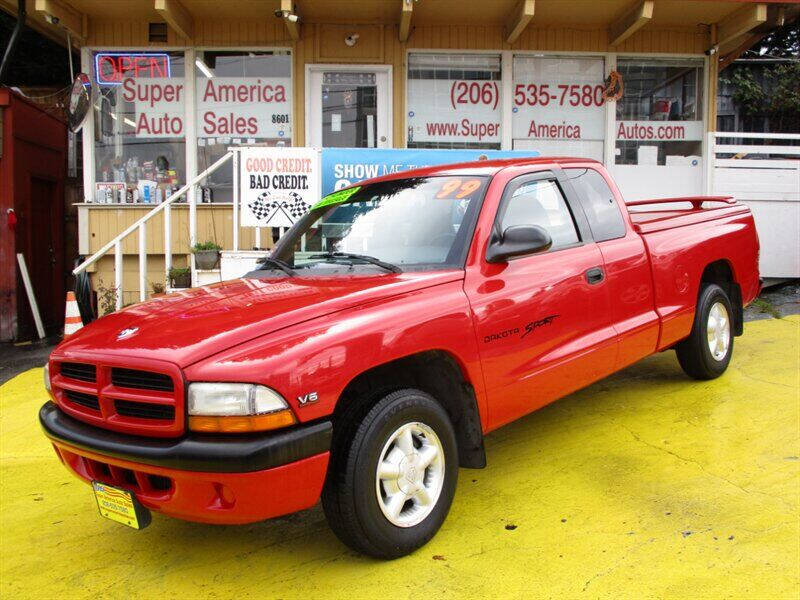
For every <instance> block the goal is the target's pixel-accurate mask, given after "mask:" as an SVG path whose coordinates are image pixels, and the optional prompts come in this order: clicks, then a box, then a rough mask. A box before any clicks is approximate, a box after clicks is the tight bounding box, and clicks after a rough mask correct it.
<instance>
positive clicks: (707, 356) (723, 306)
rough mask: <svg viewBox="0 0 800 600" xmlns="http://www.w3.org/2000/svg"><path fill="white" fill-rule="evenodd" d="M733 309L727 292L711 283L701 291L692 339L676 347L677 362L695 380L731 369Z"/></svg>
mask: <svg viewBox="0 0 800 600" xmlns="http://www.w3.org/2000/svg"><path fill="white" fill-rule="evenodd" d="M732 315H733V310H732V308H731V301H730V299H729V298H728V295H727V294H726V293H725V291H724V290H723V289H722V288H721V287H719V286H718V285H716V284H713V283H709V284H706V285H704V286H703V288H702V289H701V290H700V295H699V297H698V299H697V310H696V312H695V316H694V325H693V326H692V332H691V334H689V337H688V338H686V339H685V340H683V341H682V342H680V343H679V344H678V345H677V346H675V352H676V354H677V355H678V362H679V363H680V365H681V368H682V369H683V370H684V371H685V372H686V374H687V375H689V376H690V377H693V378H695V379H714V378H715V377H719V376H720V375H722V374H723V373H724V372H725V370H726V369H727V368H728V364H729V363H730V361H731V355H732V354H733V326H732V323H731V318H732Z"/></svg>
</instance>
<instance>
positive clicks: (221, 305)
mask: <svg viewBox="0 0 800 600" xmlns="http://www.w3.org/2000/svg"><path fill="white" fill-rule="evenodd" d="M463 276H464V273H463V271H442V272H427V273H400V274H396V275H395V274H387V275H369V276H349V277H342V276H339V277H313V278H311V277H309V278H305V277H292V278H281V279H249V278H247V279H234V280H231V281H225V282H222V283H218V284H214V285H209V286H204V287H201V288H195V289H191V290H186V291H180V292H175V293H173V294H170V295H168V296H163V297H160V298H154V299H152V300H149V301H147V302H142V303H140V304H135V305H133V306H129V307H127V308H124V309H122V310H120V311H118V312H115V313H112V314H110V315H108V316H105V317H103V318H101V319H98V320H97V321H94V322H93V323H90V324H89V325H87V326H85V327H83V328H82V329H80V330H79V331H78V332H77V333H76V334H74V335H73V336H71V337H70V338H68V339H67V340H65V341H64V342H62V343H61V344H60V345H59V346H58V347H57V348H56V350H55V351H54V353H53V354H54V355H55V356H60V357H66V358H69V357H72V358H78V357H81V356H85V357H87V358H88V357H100V356H102V355H108V354H113V355H114V356H117V357H120V356H131V357H137V358H150V359H156V360H166V361H169V362H172V363H175V364H177V365H178V366H179V367H185V366H187V365H190V364H192V363H194V362H197V361H198V360H201V359H203V358H206V357H208V356H210V355H212V354H216V353H217V352H220V351H222V350H226V349H228V348H230V347H232V346H235V345H237V344H241V343H243V342H246V341H248V340H251V339H254V338H256V337H259V336H262V335H266V334H268V333H271V332H273V331H277V330H279V329H283V328H285V327H288V326H291V325H295V324H297V323H302V322H303V321H308V320H309V319H314V318H317V317H322V316H325V315H329V314H331V313H334V312H337V311H341V310H344V309H347V308H352V307H354V306H358V305H361V304H364V303H367V302H373V301H376V300H381V299H384V298H389V297H391V296H396V295H399V294H405V293H409V292H413V291H416V290H420V289H423V288H427V287H431V286H435V285H440V284H443V283H448V282H451V281H455V280H458V279H461V278H463Z"/></svg>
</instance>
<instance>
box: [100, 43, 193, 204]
mask: <svg viewBox="0 0 800 600" xmlns="http://www.w3.org/2000/svg"><path fill="white" fill-rule="evenodd" d="M97 54H98V53H95V56H96V57H97ZM99 58H100V59H99V60H98V61H97V63H96V66H93V73H92V78H93V79H94V81H95V82H96V83H95V85H97V89H98V96H97V98H96V100H95V106H94V119H95V140H94V145H95V153H94V155H95V165H94V167H95V182H96V183H95V189H94V190H92V191H91V193H90V194H87V195H91V197H92V199H93V200H94V201H95V202H100V203H151V204H155V203H159V202H161V201H163V200H164V199H165V198H167V197H168V196H169V195H170V194H171V193H172V192H173V191H176V190H177V189H178V188H179V187H180V186H181V185H183V184H184V183H185V182H186V152H185V139H186V127H185V122H184V121H185V114H184V113H185V111H184V106H185V91H184V70H185V69H184V60H183V53H182V52H169V53H164V52H161V53H158V58H156V57H155V54H154V53H153V56H150V54H149V53H121V52H118V53H103V54H102V55H101V56H100V57H99ZM92 62H93V65H94V63H95V61H92ZM97 66H99V68H100V73H99V74H98V73H97V72H96V70H95V69H96V67H97ZM87 192H88V190H87Z"/></svg>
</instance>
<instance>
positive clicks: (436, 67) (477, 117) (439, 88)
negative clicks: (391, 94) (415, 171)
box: [406, 53, 502, 150]
mask: <svg viewBox="0 0 800 600" xmlns="http://www.w3.org/2000/svg"><path fill="white" fill-rule="evenodd" d="M500 79H501V69H500V55H499V54H430V53H414V54H410V55H409V57H408V84H407V87H408V96H407V98H408V102H407V111H408V113H407V123H408V132H407V138H406V143H407V146H408V147H409V148H457V149H469V148H486V149H495V150H499V149H500V143H501V140H502V138H501V129H500V122H501V112H502V108H501V107H502V104H501V89H502V84H501V81H500Z"/></svg>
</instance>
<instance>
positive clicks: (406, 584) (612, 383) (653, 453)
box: [0, 316, 800, 599]
mask: <svg viewBox="0 0 800 600" xmlns="http://www.w3.org/2000/svg"><path fill="white" fill-rule="evenodd" d="M799 352H800V319H798V317H796V316H795V317H788V318H784V319H781V320H769V321H758V322H753V323H748V324H747V325H746V331H745V336H744V337H743V338H737V340H736V347H735V351H734V358H733V362H732V365H731V368H730V369H729V370H728V372H727V373H726V374H725V375H724V376H723V377H722V378H720V379H718V380H715V381H711V382H695V381H691V380H689V379H687V378H686V377H685V376H684V375H683V374H682V372H681V371H680V369H679V368H678V365H677V361H676V360H675V357H674V354H673V353H672V352H667V353H664V354H661V355H658V356H654V357H651V358H649V359H647V360H645V361H642V362H641V363H639V364H638V365H635V366H633V367H631V368H629V369H627V370H626V371H624V372H622V373H620V374H618V375H615V376H613V377H611V378H608V379H606V380H603V381H601V382H599V383H597V384H596V385H594V386H592V387H590V388H587V389H586V390H583V391H581V392H579V393H577V394H573V395H571V396H570V397H568V398H565V399H563V400H561V401H559V402H557V403H555V404H553V405H551V406H549V407H547V408H545V409H543V410H541V411H539V412H537V413H535V414H533V415H530V416H528V417H526V418H524V419H522V420H521V421H518V422H516V423H514V424H512V425H509V426H508V427H505V428H504V429H501V430H500V431H497V432H495V433H493V434H491V435H490V436H488V439H487V444H486V445H487V450H488V459H489V467H488V468H487V469H485V470H480V471H476V470H466V469H462V470H461V473H460V479H459V484H458V491H457V494H456V499H455V502H454V504H453V508H452V511H451V513H450V516H449V517H448V519H447V521H446V522H445V524H444V526H443V528H442V530H441V531H440V532H439V534H438V535H437V536H436V537H435V538H434V539H433V541H432V542H431V543H430V544H428V545H427V546H426V547H425V548H423V549H422V550H419V551H418V552H416V553H415V554H414V555H412V556H410V557H406V558H403V559H400V560H397V561H393V562H379V561H375V560H372V559H367V558H364V557H361V556H358V555H356V554H354V553H352V552H350V551H348V550H346V549H345V548H344V547H343V546H342V545H341V544H340V543H339V542H338V541H337V540H336V538H335V537H334V536H333V534H332V533H331V532H330V531H329V530H328V528H327V526H326V524H325V521H324V517H323V515H322V511H321V509H320V508H319V507H316V508H314V509H312V510H309V511H306V512H304V513H299V514H296V515H293V516H290V517H286V518H282V519H276V520H273V521H268V522H264V523H259V524H255V525H249V526H237V527H223V526H219V527H216V526H209V525H199V524H193V523H185V522H180V521H176V520H173V519H169V518H166V517H163V516H160V515H158V514H156V515H154V518H153V524H152V525H151V526H150V527H149V528H148V529H146V530H144V531H141V532H137V531H134V530H130V529H127V528H125V527H122V526H120V525H117V524H115V523H113V522H111V521H107V520H104V519H102V518H100V517H99V516H98V514H97V508H96V506H95V504H94V500H93V498H92V495H91V491H90V488H89V487H88V486H87V485H85V484H83V483H81V482H79V481H78V480H77V479H74V478H73V477H72V476H71V475H69V474H68V473H67V471H66V470H65V469H64V468H63V467H62V466H61V464H60V463H59V461H58V460H57V459H56V456H55V455H54V453H53V451H52V449H51V448H50V446H49V444H48V443H47V442H46V441H45V438H44V437H43V435H42V434H41V432H40V431H39V425H38V422H37V419H36V413H37V410H38V408H39V406H40V405H41V404H42V402H43V401H44V400H45V393H44V391H43V389H42V387H41V370H40V369H34V370H31V371H28V372H26V373H23V374H22V375H20V376H18V377H17V378H15V379H13V380H12V381H10V382H8V383H7V384H5V385H3V386H2V388H0V394H1V395H2V398H1V400H0V419H1V420H2V421H1V422H0V425H1V426H2V429H1V430H0V434H1V435H2V441H1V442H0V452H1V453H2V464H1V470H0V477H2V480H1V481H0V491H1V492H2V496H0V510H1V512H0V596H2V598H9V599H10V598H32V597H50V598H56V597H57V598H62V599H63V598H90V597H98V596H99V597H112V598H130V597H134V598H155V597H159V596H162V595H169V596H173V597H186V598H195V597H215V598H226V597H237V598H255V597H259V598H314V597H324V598H365V597H369V598H392V599H398V598H411V597H414V598H420V597H423V598H443V597H448V598H449V597H463V598H479V597H552V598H595V597H614V598H623V597H624V598H650V597H671V598H678V597H704V598H728V597H734V598H744V597H747V598H798V597H800V527H799V526H798V518H799V517H798V514H799V513H798V509H799V508H800V506H799V505H800V502H799V500H800V498H799V497H800V476H799V473H798V471H799V470H800V460H798V457H800V407H799V405H800V381H799V379H800V355H799Z"/></svg>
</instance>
